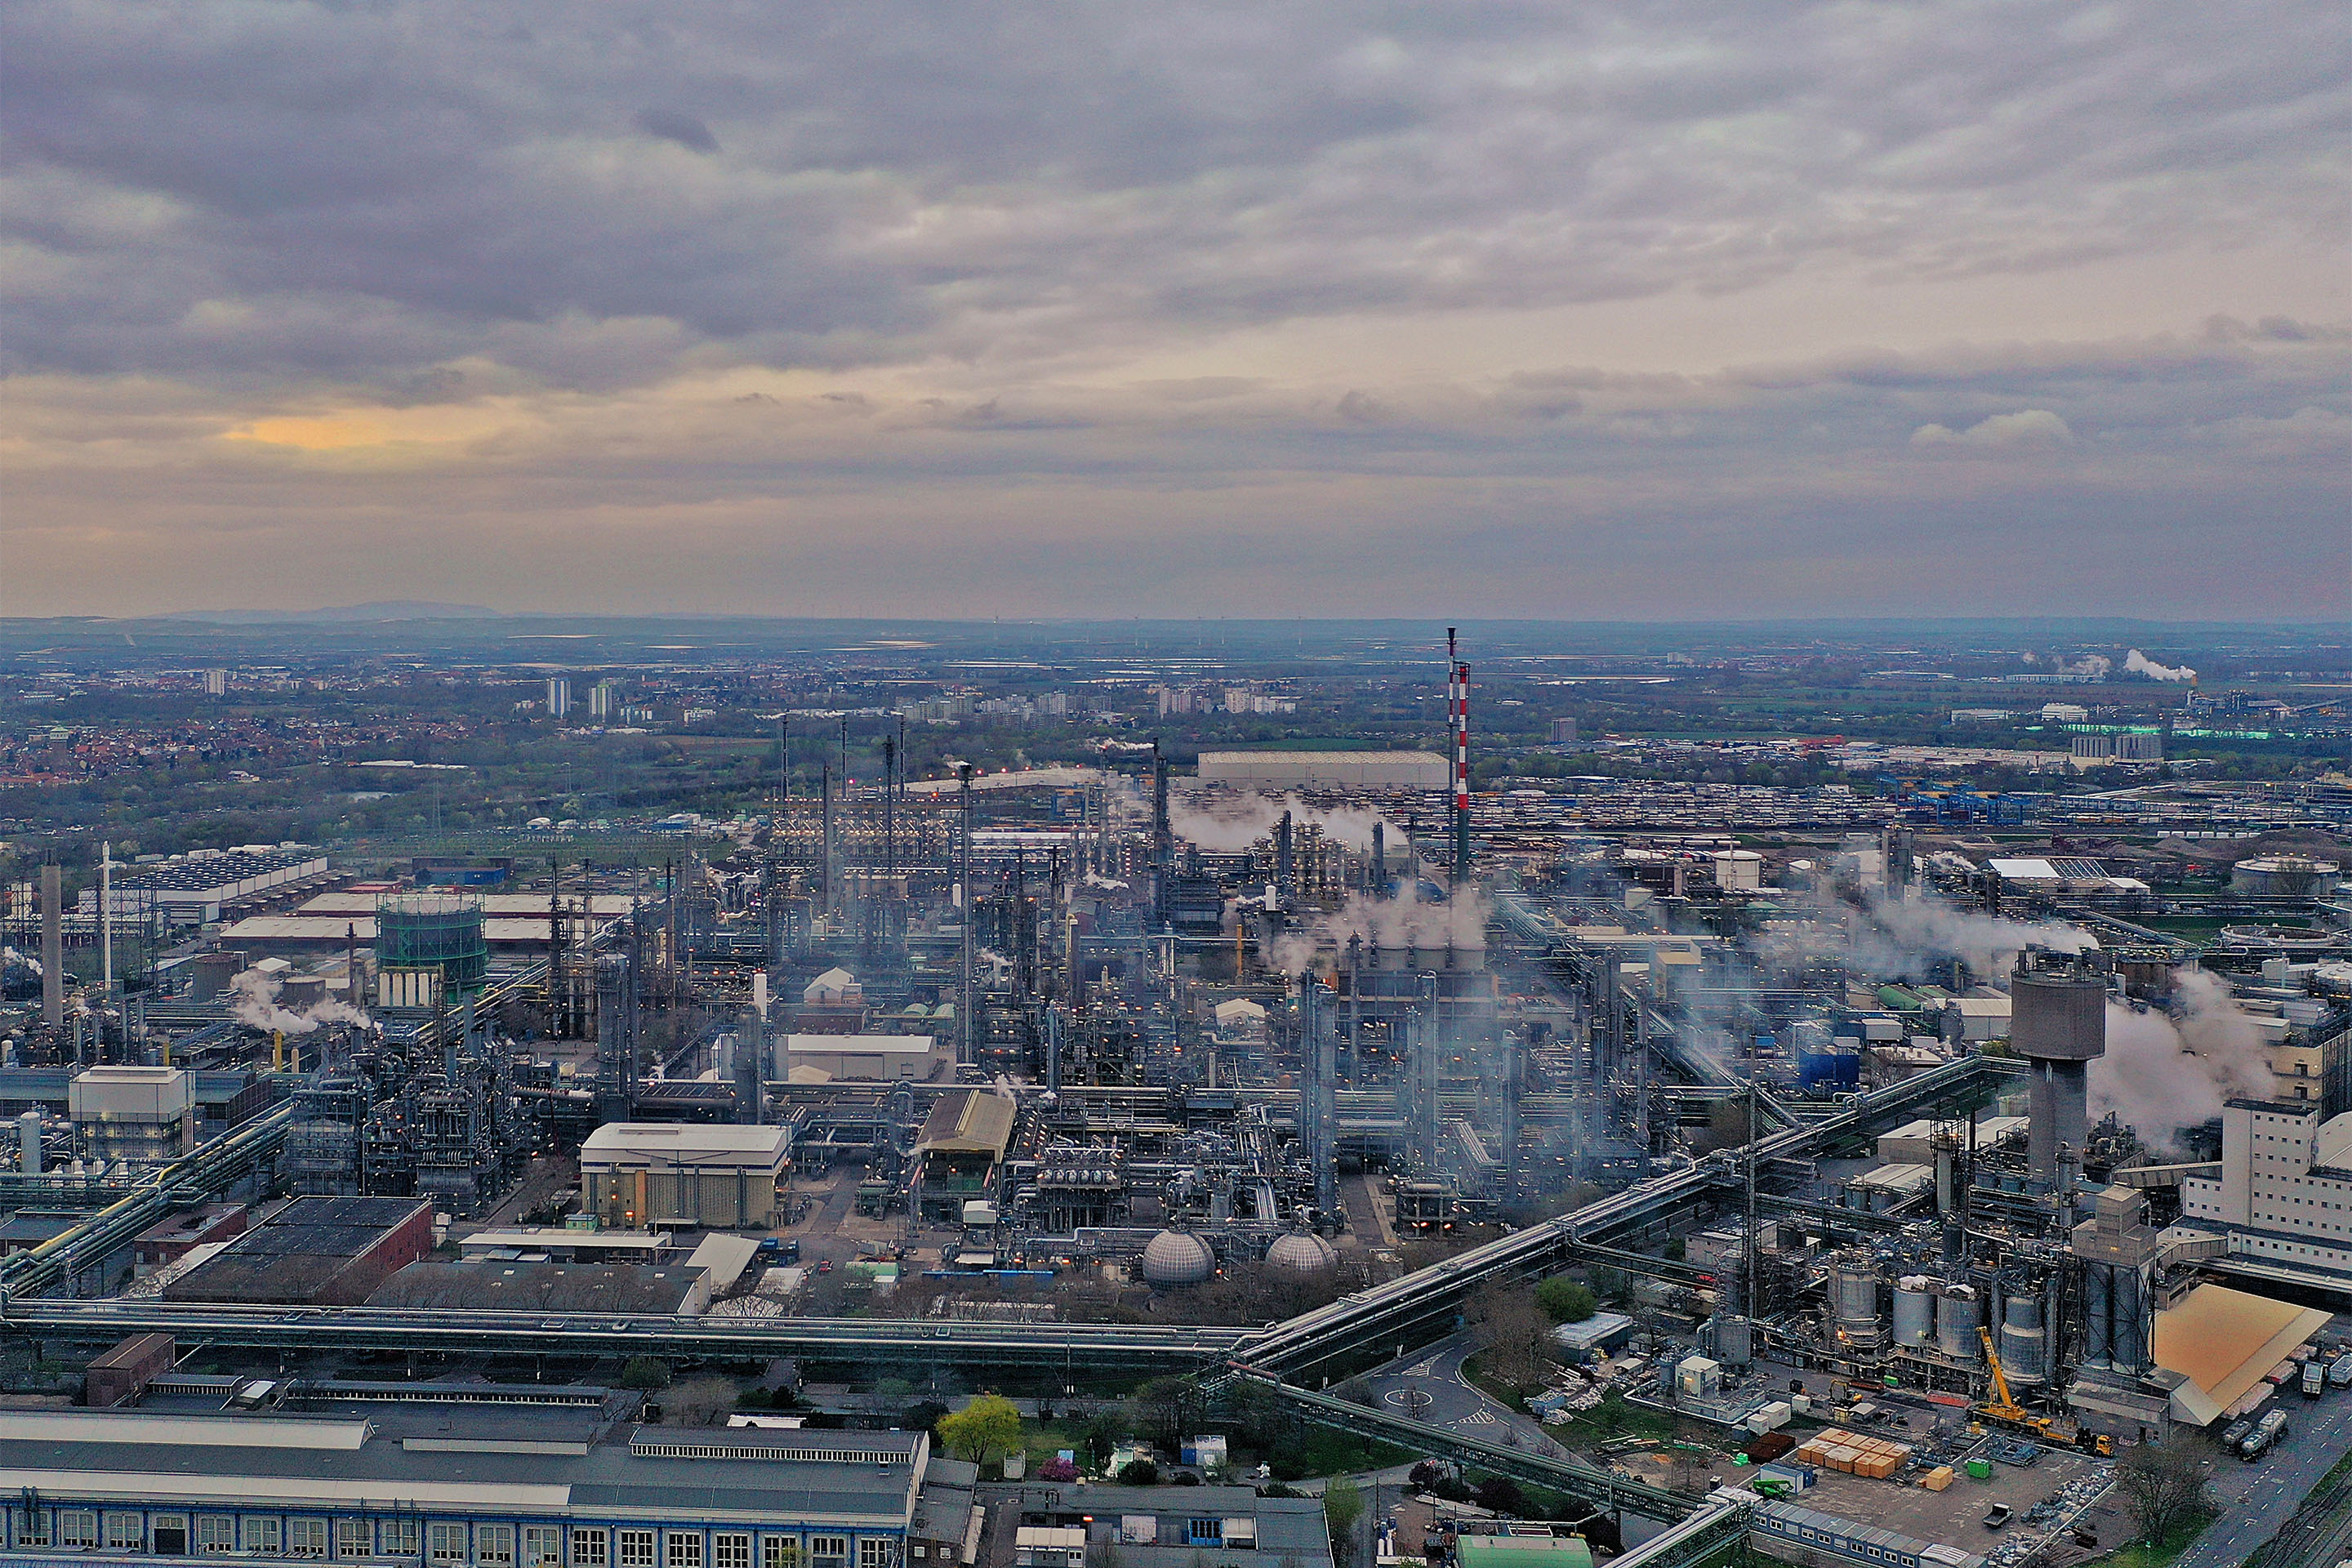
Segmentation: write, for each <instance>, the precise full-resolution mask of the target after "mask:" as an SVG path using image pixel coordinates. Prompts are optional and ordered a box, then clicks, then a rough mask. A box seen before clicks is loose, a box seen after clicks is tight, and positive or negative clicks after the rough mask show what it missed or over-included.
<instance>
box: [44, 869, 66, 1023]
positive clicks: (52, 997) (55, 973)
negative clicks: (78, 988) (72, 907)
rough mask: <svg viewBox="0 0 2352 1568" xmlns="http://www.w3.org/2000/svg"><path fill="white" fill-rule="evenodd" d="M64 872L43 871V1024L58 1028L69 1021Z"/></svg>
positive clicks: (57, 870)
mask: <svg viewBox="0 0 2352 1568" xmlns="http://www.w3.org/2000/svg"><path fill="white" fill-rule="evenodd" d="M64 897H65V875H64V870H63V868H60V867H57V866H44V867H42V868H41V1022H42V1023H44V1024H47V1025H48V1026H49V1027H51V1028H53V1029H54V1028H57V1027H58V1026H60V1025H62V1024H63V1023H64V1022H65V1021H66V942H65V913H64V911H63V910H61V909H59V908H58V901H59V900H62V899H63V898H64Z"/></svg>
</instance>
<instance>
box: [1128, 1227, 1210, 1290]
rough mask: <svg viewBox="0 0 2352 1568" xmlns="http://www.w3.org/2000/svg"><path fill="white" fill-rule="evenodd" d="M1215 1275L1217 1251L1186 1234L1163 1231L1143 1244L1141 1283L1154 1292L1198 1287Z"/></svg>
mask: <svg viewBox="0 0 2352 1568" xmlns="http://www.w3.org/2000/svg"><path fill="white" fill-rule="evenodd" d="M1216 1271H1217V1254H1216V1249H1215V1248H1213V1247H1211V1246H1210V1245H1209V1244H1208V1243H1207V1242H1206V1241H1203V1240H1202V1238H1201V1237H1197V1236H1194V1235H1193V1234H1192V1232H1191V1231H1189V1230H1163V1231H1161V1232H1160V1234H1159V1235H1157V1236H1155V1237H1152V1238H1151V1239H1150V1241H1149V1242H1147V1243H1145V1244H1144V1248H1143V1280H1144V1283H1145V1284H1147V1285H1150V1287H1151V1288H1152V1289H1156V1290H1157V1289H1170V1288H1171V1287H1175V1286H1183V1285H1198V1284H1200V1283H1201V1282H1202V1280H1204V1279H1208V1278H1209V1277H1210V1276H1211V1275H1213V1274H1214V1273H1216Z"/></svg>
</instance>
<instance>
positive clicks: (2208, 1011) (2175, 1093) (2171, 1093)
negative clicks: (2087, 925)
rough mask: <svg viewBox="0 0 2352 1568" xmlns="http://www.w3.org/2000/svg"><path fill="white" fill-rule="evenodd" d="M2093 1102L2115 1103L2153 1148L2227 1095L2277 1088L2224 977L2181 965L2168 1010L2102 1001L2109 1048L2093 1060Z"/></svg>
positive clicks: (2099, 1105)
mask: <svg viewBox="0 0 2352 1568" xmlns="http://www.w3.org/2000/svg"><path fill="white" fill-rule="evenodd" d="M2090 1078H2091V1110H2092V1113H2093V1114H2094V1115H2095V1116H2105V1114H2106V1113H2107V1112H2108V1111H2111V1110H2112V1111H2114V1112H2115V1113H2116V1116H2117V1117H2119V1118H2120V1119H2121V1120H2122V1121H2125V1122H2126V1124H2128V1125H2129V1126H2132V1127H2134V1128H2137V1130H2138V1131H2139V1136H2140V1141H2141V1142H2144V1143H2147V1144H2148V1145H2149V1146H2151V1147H2154V1148H2165V1149H2172V1150H2175V1151H2178V1149H2179V1138H2180V1132H2181V1130H2182V1129H2184V1128H2189V1127H2194V1126H2196V1125H2198V1124H2199V1123H2200V1122H2203V1121H2211V1120H2212V1119H2213V1118H2214V1117H2216V1116H2219V1115H2221V1105H2222V1102H2223V1101H2224V1100H2231V1099H2259V1100H2268V1099H2270V1098H2271V1097H2272V1095H2273V1093H2274V1092H2275V1090H2274V1089H2273V1084H2272V1081H2271V1069H2270V1057H2269V1053H2268V1052H2267V1050H2265V1049H2264V1047H2263V1036H2262V1031H2261V1030H2260V1029H2259V1028H2258V1027H2256V1026H2255V1024H2254V1021H2253V1020H2252V1018H2251V1017H2249V1016H2246V1015H2245V1014H2244V1013H2243V1012H2242V1011H2240V1010H2239V1007H2238V1005H2237V1003H2236V1001H2235V1000H2234V999H2232V998H2231V994H2230V988H2229V986H2228V984H2225V983H2224V982H2222V981H2221V980H2219V979H2216V978H2215V977H2214V976H2212V975H2210V974H2208V973H2205V972H2204V971H2203V970H2201V969H2184V970H2182V971H2181V972H2180V973H2179V976H2178V978H2177V979H2176V980H2175V981H2174V984H2173V1010H2172V1011H2171V1012H2170V1013H2169V1014H2167V1013H2162V1012H2158V1011H2157V1010H2155V1009H2153V1008H2145V1009H2144V1008H2137V1007H2130V1006H2126V1005H2123V1004H2121V1003H2118V1002H2109V1003H2108V1004H2107V1054H2106V1055H2105V1056H2103V1057H2099V1058H2095V1060H2093V1062H2092V1063H2091V1074H2090Z"/></svg>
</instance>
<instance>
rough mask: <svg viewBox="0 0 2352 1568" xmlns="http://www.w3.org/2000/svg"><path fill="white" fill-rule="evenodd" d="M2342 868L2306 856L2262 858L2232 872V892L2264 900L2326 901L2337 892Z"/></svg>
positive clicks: (2240, 866)
mask: <svg viewBox="0 0 2352 1568" xmlns="http://www.w3.org/2000/svg"><path fill="white" fill-rule="evenodd" d="M2340 880H2341V874H2340V868H2338V867H2337V866H2336V863H2335V862H2334V861H2332V860H2314V859H2312V858H2309V857H2308V856H2304V855H2262V856H2257V857H2255V858H2252V859H2251V860H2241V861H2239V862H2238V863H2237V864H2236V865H2235V866H2232V867H2231V868H2230V890H2231V892H2233V893H2247V894H2251V895H2252V896H2253V897H2256V898H2264V899H2324V898H2326V897H2327V896H2329V895H2330V894H2332V893H2334V892H2335V891H2336V886H2337V884H2338V883H2339V881H2340Z"/></svg>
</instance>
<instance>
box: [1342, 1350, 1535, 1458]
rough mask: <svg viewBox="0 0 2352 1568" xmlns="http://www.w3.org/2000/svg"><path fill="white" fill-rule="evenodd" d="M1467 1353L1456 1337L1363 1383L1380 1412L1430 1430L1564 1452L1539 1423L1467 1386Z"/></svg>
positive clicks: (1415, 1355) (1490, 1441)
mask: <svg viewBox="0 0 2352 1568" xmlns="http://www.w3.org/2000/svg"><path fill="white" fill-rule="evenodd" d="M1470 1352H1471V1346H1470V1343H1469V1341H1468V1339H1467V1338H1466V1337H1465V1336H1464V1335H1460V1334H1456V1335H1454V1337H1453V1338H1451V1339H1447V1340H1442V1341H1440V1342H1437V1343H1436V1344H1434V1345H1430V1346H1427V1347H1425V1348H1423V1349H1422V1350H1419V1351H1416V1352H1413V1353H1412V1355H1410V1356H1407V1357H1405V1358H1403V1359H1402V1360H1400V1361H1393V1362H1391V1363H1389V1364H1388V1365H1386V1366H1384V1367H1381V1368H1380V1369H1379V1370H1377V1371H1375V1372H1372V1373H1369V1374H1368V1375H1367V1377H1366V1381H1367V1382H1369V1383H1370V1384H1371V1388H1372V1394H1373V1395H1374V1396H1375V1397H1376V1398H1378V1399H1379V1400H1380V1402H1381V1409H1383V1410H1389V1411H1393V1412H1395V1413H1396V1414H1397V1415H1405V1416H1410V1417H1411V1418H1412V1419H1413V1420H1415V1421H1426V1422H1428V1423H1430V1424H1431V1425H1432V1426H1450V1427H1452V1428H1453V1429H1454V1430H1455V1431H1457V1432H1459V1433H1461V1434H1462V1435H1463V1436H1465V1437H1475V1438H1478V1439H1480V1440H1482V1441H1484V1442H1488V1443H1504V1444H1508V1445H1510V1446H1511V1447H1521V1448H1528V1449H1530V1450H1532V1451H1534V1452H1536V1453H1539V1454H1548V1455H1551V1456H1553V1457H1555V1458H1557V1457H1559V1456H1561V1455H1564V1454H1566V1453H1567V1451H1568V1450H1567V1449H1565V1448H1563V1447H1560V1446H1559V1444H1558V1443H1555V1442H1553V1441H1552V1439H1551V1437H1550V1436H1549V1435H1548V1434H1547V1433H1546V1432H1545V1431H1544V1429H1543V1426H1542V1424H1541V1423H1539V1422H1538V1421H1536V1420H1534V1419H1532V1418H1531V1417H1529V1416H1528V1415H1524V1414H1522V1413H1521V1412H1519V1411H1516V1410H1513V1409H1512V1408H1511V1407H1510V1406H1508V1405H1505V1404H1503V1403H1502V1402H1501V1401H1500V1400H1497V1399H1494V1398H1491V1397H1489V1396H1488V1395H1487V1394H1484V1393H1481V1392H1480V1391H1479V1390H1478V1389H1477V1388H1475V1387H1474V1386H1472V1384H1470V1382H1469V1380H1468V1379H1466V1378H1465V1377H1464V1376H1463V1375H1462V1363H1463V1360H1464V1358H1465V1357H1466V1356H1468V1355H1469V1354H1470Z"/></svg>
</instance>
